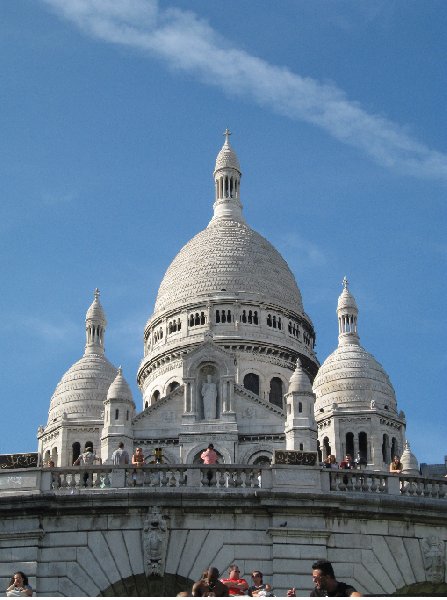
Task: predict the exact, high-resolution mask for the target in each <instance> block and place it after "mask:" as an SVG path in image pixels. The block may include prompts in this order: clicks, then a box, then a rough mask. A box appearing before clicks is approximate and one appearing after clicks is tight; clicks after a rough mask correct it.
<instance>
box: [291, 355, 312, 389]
mask: <svg viewBox="0 0 447 600" xmlns="http://www.w3.org/2000/svg"><path fill="white" fill-rule="evenodd" d="M288 391H289V393H292V392H312V386H311V384H310V379H309V377H308V375H307V373H306V372H305V371H304V369H303V367H302V366H301V361H300V359H298V360H297V361H296V368H295V371H294V372H293V375H292V377H291V378H290V379H289V390H288Z"/></svg>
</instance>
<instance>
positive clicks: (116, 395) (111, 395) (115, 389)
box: [107, 367, 133, 403]
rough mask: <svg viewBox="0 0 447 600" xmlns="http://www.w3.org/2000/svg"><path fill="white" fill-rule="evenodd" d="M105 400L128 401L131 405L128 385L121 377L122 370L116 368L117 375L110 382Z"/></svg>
mask: <svg viewBox="0 0 447 600" xmlns="http://www.w3.org/2000/svg"><path fill="white" fill-rule="evenodd" d="M107 400H128V401H130V402H132V403H133V397H132V392H131V390H130V387H129V384H128V383H127V381H126V380H125V379H124V377H123V370H122V368H121V367H119V368H118V373H117V375H116V377H115V379H114V380H113V381H112V383H111V384H110V387H109V391H108V392H107Z"/></svg>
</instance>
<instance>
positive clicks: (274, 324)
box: [273, 315, 276, 329]
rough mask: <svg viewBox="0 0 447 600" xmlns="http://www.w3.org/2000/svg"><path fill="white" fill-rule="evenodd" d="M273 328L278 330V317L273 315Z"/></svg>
mask: <svg viewBox="0 0 447 600" xmlns="http://www.w3.org/2000/svg"><path fill="white" fill-rule="evenodd" d="M273 328H274V329H276V317H275V315H273Z"/></svg>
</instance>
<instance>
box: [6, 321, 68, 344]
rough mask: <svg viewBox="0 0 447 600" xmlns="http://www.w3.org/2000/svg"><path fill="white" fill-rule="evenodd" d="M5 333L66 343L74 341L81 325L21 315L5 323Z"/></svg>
mask: <svg viewBox="0 0 447 600" xmlns="http://www.w3.org/2000/svg"><path fill="white" fill-rule="evenodd" d="M0 329H1V331H3V332H4V333H8V332H13V331H14V332H16V333H19V334H25V333H26V335H27V336H29V337H31V338H33V337H34V338H38V339H41V340H43V341H44V342H49V343H53V342H58V343H60V342H64V341H67V342H68V341H69V340H72V339H73V337H76V335H77V334H78V333H79V325H76V324H75V323H73V322H72V321H67V320H64V321H48V320H46V319H44V318H38V317H33V316H28V315H19V316H16V317H14V318H12V319H10V320H8V321H4V322H3V324H2V326H1V327H0Z"/></svg>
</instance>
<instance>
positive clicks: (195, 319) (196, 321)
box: [194, 313, 200, 325]
mask: <svg viewBox="0 0 447 600" xmlns="http://www.w3.org/2000/svg"><path fill="white" fill-rule="evenodd" d="M194 325H200V316H199V313H196V316H195V318H194Z"/></svg>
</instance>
